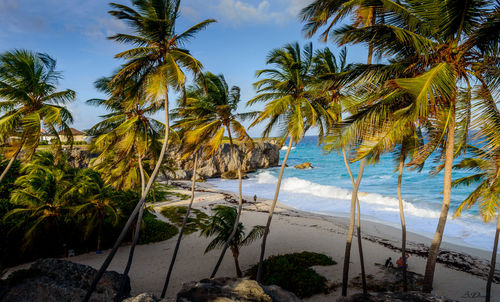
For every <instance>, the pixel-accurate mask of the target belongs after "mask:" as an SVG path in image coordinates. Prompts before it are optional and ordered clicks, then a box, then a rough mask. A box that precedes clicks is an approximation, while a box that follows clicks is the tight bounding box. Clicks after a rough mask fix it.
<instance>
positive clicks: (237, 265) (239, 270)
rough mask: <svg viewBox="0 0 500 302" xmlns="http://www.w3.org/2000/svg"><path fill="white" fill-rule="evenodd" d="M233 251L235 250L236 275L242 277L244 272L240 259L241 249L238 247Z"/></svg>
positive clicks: (233, 250)
mask: <svg viewBox="0 0 500 302" xmlns="http://www.w3.org/2000/svg"><path fill="white" fill-rule="evenodd" d="M231 251H232V252H233V258H234V266H235V267H236V276H238V278H241V277H243V273H242V272H241V268H240V262H239V260H238V257H239V256H240V251H238V250H237V249H231Z"/></svg>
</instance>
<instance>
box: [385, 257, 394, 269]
mask: <svg viewBox="0 0 500 302" xmlns="http://www.w3.org/2000/svg"><path fill="white" fill-rule="evenodd" d="M384 266H385V267H392V266H393V265H392V258H391V257H389V258H387V260H385V265H384Z"/></svg>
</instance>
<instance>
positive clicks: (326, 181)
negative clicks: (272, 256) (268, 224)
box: [209, 136, 495, 251]
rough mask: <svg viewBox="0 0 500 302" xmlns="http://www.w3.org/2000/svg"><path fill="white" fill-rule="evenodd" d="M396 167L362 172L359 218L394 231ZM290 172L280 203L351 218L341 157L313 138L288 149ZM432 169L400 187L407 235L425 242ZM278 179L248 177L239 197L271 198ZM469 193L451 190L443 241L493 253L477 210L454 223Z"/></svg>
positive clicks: (386, 163) (430, 221)
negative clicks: (304, 166) (413, 234)
mask: <svg viewBox="0 0 500 302" xmlns="http://www.w3.org/2000/svg"><path fill="white" fill-rule="evenodd" d="M285 148H286V147H285ZM285 152H286V150H283V149H282V150H281V151H280V164H281V159H282V158H283V157H284V155H285ZM304 162H311V163H312V165H313V166H314V167H315V168H314V169H308V170H298V169H295V168H294V166H295V165H298V164H301V163H304ZM395 165H396V163H395V162H394V160H393V158H392V156H391V155H390V154H387V155H384V156H383V157H382V158H381V161H380V162H379V163H378V164H377V165H368V166H366V168H365V172H364V175H363V179H362V182H361V186H360V192H362V193H360V197H359V199H360V202H361V214H362V218H364V219H370V220H374V221H377V222H381V223H385V224H389V225H393V226H395V227H397V226H398V225H399V222H400V220H399V208H398V200H397V193H396V185H397V172H395V167H396V166H395ZM288 166H289V167H288V168H286V169H285V172H284V176H283V183H282V186H281V192H280V195H279V201H280V202H282V203H284V204H287V205H290V206H293V207H295V208H297V209H299V210H304V211H310V212H318V213H323V214H329V215H334V216H347V215H348V214H349V210H350V201H351V191H352V186H351V181H350V179H349V175H348V174H347V171H346V168H345V165H344V162H343V159H342V155H341V154H337V153H336V152H333V153H331V154H328V155H324V152H323V151H322V148H321V147H320V146H318V145H317V137H313V136H307V137H305V138H304V139H303V140H302V141H301V142H300V143H299V144H298V145H297V146H295V147H293V148H292V150H291V152H290V156H289V158H288ZM358 167H359V164H358V163H354V164H352V165H351V170H352V171H353V174H354V177H356V175H357V171H358ZM432 167H433V164H432V163H430V164H427V165H426V166H425V167H424V169H423V170H422V171H421V172H417V171H410V170H407V169H405V171H404V174H403V183H402V192H403V199H404V209H405V214H406V223H407V229H408V231H413V232H416V233H419V234H421V235H424V236H427V237H432V235H433V234H434V231H435V228H436V225H437V221H438V218H439V213H440V209H441V203H442V194H441V191H442V185H443V174H442V173H440V174H438V175H436V176H434V177H431V176H430V175H429V172H430V171H431V170H432ZM278 173H279V167H274V168H270V169H262V170H259V171H257V172H255V173H251V174H249V175H248V176H249V178H248V179H245V180H243V194H244V195H247V196H253V195H254V194H256V195H257V196H259V197H262V198H273V196H274V190H275V186H276V181H277V177H278ZM466 175H469V174H468V172H463V171H453V179H456V178H459V177H463V176H466ZM209 182H210V183H211V184H213V185H215V187H217V188H219V189H222V190H227V191H232V192H237V190H238V187H237V184H238V183H237V181H235V180H221V179H211V180H209ZM472 190H473V187H470V188H467V187H461V188H453V189H452V197H451V208H450V212H449V219H448V222H447V224H446V229H445V238H444V240H445V241H448V242H452V243H456V244H461V245H468V246H472V247H476V248H481V249H485V250H490V251H491V250H492V248H493V237H494V232H495V224H494V223H493V222H490V223H484V222H483V221H482V220H481V218H480V217H478V216H477V208H473V209H471V210H470V211H467V212H464V213H463V214H462V216H461V217H460V218H456V219H452V215H453V213H454V212H455V209H456V208H457V207H458V205H459V204H460V203H461V201H462V200H464V199H465V198H466V197H467V196H468V195H469V194H470V192H471V191H472Z"/></svg>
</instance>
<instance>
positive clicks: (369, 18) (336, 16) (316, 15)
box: [300, 0, 392, 296]
mask: <svg viewBox="0 0 500 302" xmlns="http://www.w3.org/2000/svg"><path fill="white" fill-rule="evenodd" d="M382 2H384V3H386V4H390V3H392V1H391V0H387V1H382ZM384 10H385V8H384V6H383V5H382V4H381V3H380V1H364V0H358V1H348V0H315V1H313V2H312V3H311V4H309V5H308V6H307V7H305V8H304V9H303V10H302V11H301V13H300V17H301V19H302V21H303V22H306V24H305V25H304V29H303V30H304V32H305V34H306V36H308V37H312V36H313V35H314V34H316V33H317V31H318V30H319V29H320V28H321V27H323V26H325V25H327V24H328V23H329V22H330V24H329V25H328V26H327V28H326V30H325V31H323V33H322V34H321V35H320V36H321V38H322V39H323V41H324V42H327V40H328V37H329V35H331V31H332V29H333V27H334V26H335V25H337V24H338V23H339V22H340V21H341V20H342V19H343V18H344V17H346V16H349V15H350V16H351V17H352V21H353V22H352V24H351V26H352V27H353V28H361V27H366V26H372V25H374V24H376V23H380V22H381V23H383V22H384V18H383V15H384V13H383V12H384ZM329 20H331V21H329ZM372 38H374V36H372ZM373 51H374V48H373V45H372V44H370V43H368V58H367V64H371V63H372V58H373ZM365 165H366V160H365V159H364V158H363V159H361V162H360V165H359V172H358V176H357V179H356V182H354V184H353V191H352V198H351V215H350V220H349V229H348V232H347V240H346V248H345V256H344V266H343V275H342V296H346V295H347V283H348V281H349V280H348V279H349V260H350V257H351V256H350V254H351V244H352V237H353V235H354V224H355V222H354V219H355V212H356V202H357V203H358V212H359V201H358V190H359V186H360V184H361V178H362V177H363V172H364V168H365ZM358 220H360V219H358ZM358 227H360V226H359V223H358ZM358 237H360V236H358ZM358 243H360V241H358ZM359 246H360V251H361V250H362V248H361V245H359ZM362 258H363V256H362V254H360V262H361V268H362V272H363V271H364V264H363V260H362ZM362 279H363V291H364V293H366V280H365V277H364V273H362Z"/></svg>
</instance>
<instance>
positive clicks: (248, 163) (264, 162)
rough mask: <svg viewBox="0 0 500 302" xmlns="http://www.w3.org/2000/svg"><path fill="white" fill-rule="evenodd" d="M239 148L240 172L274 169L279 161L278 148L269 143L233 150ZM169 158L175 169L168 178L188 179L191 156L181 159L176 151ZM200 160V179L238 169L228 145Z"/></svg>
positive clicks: (192, 161)
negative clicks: (240, 158)
mask: <svg viewBox="0 0 500 302" xmlns="http://www.w3.org/2000/svg"><path fill="white" fill-rule="evenodd" d="M240 148H241V152H240V154H241V157H242V163H241V169H242V171H246V172H249V171H255V170H257V169H265V168H269V167H275V166H277V165H278V160H279V146H278V145H277V144H275V143H271V142H259V143H256V144H255V146H254V148H253V149H249V148H248V147H247V146H245V145H236V146H235V149H237V150H239V149H240ZM168 156H169V158H170V159H172V162H173V163H175V168H176V169H177V170H176V171H175V172H174V173H170V175H169V177H171V178H172V179H174V180H181V179H184V180H185V179H190V178H191V175H192V169H193V164H194V160H193V156H191V157H189V158H187V159H183V158H182V154H181V153H179V152H178V151H171V152H170V153H169V155H168ZM202 158H203V159H202V160H200V163H199V168H198V171H197V174H198V175H200V177H202V178H213V177H219V176H221V174H222V173H224V172H227V171H231V170H236V169H238V162H237V161H236V160H235V159H233V157H232V156H231V147H230V145H229V144H227V143H226V144H223V145H222V146H221V147H220V148H219V150H218V151H217V152H215V154H214V155H213V156H205V155H204V156H203V157H202Z"/></svg>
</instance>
